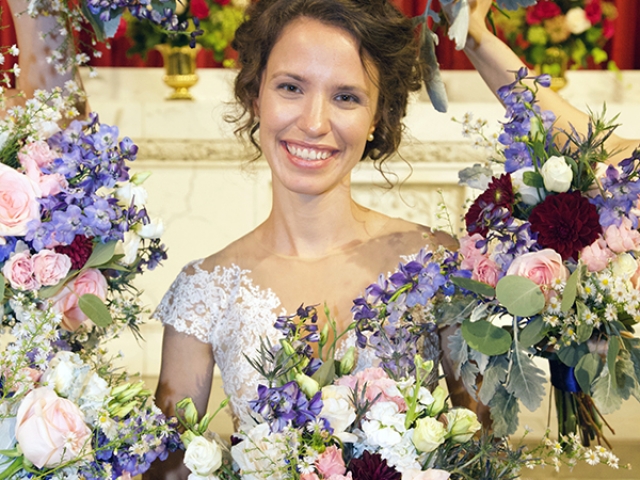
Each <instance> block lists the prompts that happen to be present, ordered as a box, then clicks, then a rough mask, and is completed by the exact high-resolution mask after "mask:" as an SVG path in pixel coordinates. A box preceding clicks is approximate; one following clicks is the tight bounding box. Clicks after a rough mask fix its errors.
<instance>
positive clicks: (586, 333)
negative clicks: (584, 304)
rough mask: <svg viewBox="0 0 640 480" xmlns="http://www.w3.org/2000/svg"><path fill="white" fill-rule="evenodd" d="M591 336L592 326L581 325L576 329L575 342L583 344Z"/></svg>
mask: <svg viewBox="0 0 640 480" xmlns="http://www.w3.org/2000/svg"><path fill="white" fill-rule="evenodd" d="M592 334H593V325H587V324H586V323H581V324H580V325H578V328H576V335H577V340H578V342H579V343H585V342H586V341H587V340H589V339H590V338H591V335H592Z"/></svg>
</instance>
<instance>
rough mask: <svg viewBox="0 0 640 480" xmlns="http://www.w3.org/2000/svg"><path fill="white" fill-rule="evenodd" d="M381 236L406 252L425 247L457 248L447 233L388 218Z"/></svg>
mask: <svg viewBox="0 0 640 480" xmlns="http://www.w3.org/2000/svg"><path fill="white" fill-rule="evenodd" d="M382 235H383V236H385V237H389V238H393V239H395V240H396V241H398V242H399V243H400V245H401V248H403V249H406V251H408V252H410V251H418V250H419V249H421V248H423V247H425V246H431V247H432V248H437V247H439V246H444V247H445V248H448V249H450V250H456V249H457V248H458V242H457V241H456V239H455V238H453V237H452V236H451V235H449V234H448V233H446V232H443V231H439V230H433V229H432V228H430V227H428V226H426V225H421V224H419V223H414V222H410V221H408V220H404V219H401V218H390V220H389V222H388V223H387V225H386V227H385V231H384V232H383V233H382Z"/></svg>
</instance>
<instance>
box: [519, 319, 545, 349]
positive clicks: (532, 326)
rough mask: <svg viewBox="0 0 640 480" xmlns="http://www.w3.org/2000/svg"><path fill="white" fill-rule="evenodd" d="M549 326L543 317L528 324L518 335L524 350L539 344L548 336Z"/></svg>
mask: <svg viewBox="0 0 640 480" xmlns="http://www.w3.org/2000/svg"><path fill="white" fill-rule="evenodd" d="M548 328H549V327H548V326H547V324H546V323H544V321H543V320H542V317H536V318H534V319H533V320H531V321H530V322H529V323H527V326H526V327H524V328H523V329H522V331H521V332H520V334H519V335H518V341H519V342H520V346H521V347H522V348H529V347H532V346H533V345H535V344H536V343H538V342H539V341H540V340H542V339H543V338H544V336H545V335H546V334H547V331H548Z"/></svg>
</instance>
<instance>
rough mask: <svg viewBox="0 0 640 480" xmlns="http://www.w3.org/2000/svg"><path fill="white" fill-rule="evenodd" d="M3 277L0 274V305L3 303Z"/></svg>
mask: <svg viewBox="0 0 640 480" xmlns="http://www.w3.org/2000/svg"><path fill="white" fill-rule="evenodd" d="M4 281H5V280H4V275H2V273H0V305H2V304H3V303H4Z"/></svg>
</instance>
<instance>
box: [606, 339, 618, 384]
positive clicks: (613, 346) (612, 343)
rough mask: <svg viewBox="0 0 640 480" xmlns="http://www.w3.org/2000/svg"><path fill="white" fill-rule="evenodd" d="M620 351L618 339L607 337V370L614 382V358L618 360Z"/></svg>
mask: <svg viewBox="0 0 640 480" xmlns="http://www.w3.org/2000/svg"><path fill="white" fill-rule="evenodd" d="M619 351H620V338H619V337H609V349H608V350H607V368H608V369H609V373H610V374H611V376H612V377H613V378H614V380H615V375H616V358H618V352H619Z"/></svg>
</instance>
